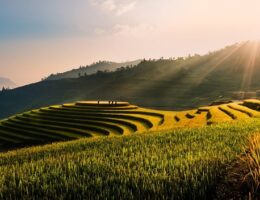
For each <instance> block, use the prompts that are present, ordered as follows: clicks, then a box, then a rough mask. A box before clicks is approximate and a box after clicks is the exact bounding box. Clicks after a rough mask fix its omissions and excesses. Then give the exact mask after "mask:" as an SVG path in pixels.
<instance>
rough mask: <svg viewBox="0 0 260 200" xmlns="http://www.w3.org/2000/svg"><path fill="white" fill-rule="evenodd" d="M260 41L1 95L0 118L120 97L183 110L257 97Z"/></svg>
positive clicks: (140, 104) (54, 82) (147, 62)
mask: <svg viewBox="0 0 260 200" xmlns="http://www.w3.org/2000/svg"><path fill="white" fill-rule="evenodd" d="M259 47H260V45H259V43H253V42H243V43H239V44H234V45H231V46H228V47H225V48H223V49H221V50H218V51H216V52H211V53H208V54H206V55H203V56H200V55H194V56H190V57H186V58H181V57H180V58H177V59H159V60H143V61H142V62H141V63H140V64H138V65H137V66H135V67H132V68H121V69H120V70H117V71H115V72H99V73H96V74H93V75H87V76H84V77H80V78H70V79H60V80H47V81H42V82H39V83H35V84H31V85H28V86H24V87H20V88H17V89H15V90H11V91H8V92H5V93H1V94H0V110H1V112H0V117H2V118H3V117H7V116H10V115H12V114H16V113H18V112H23V111H26V110H30V109H34V108H39V107H42V106H47V105H50V104H60V103H66V102H73V101H80V100H118V101H127V102H130V103H131V104H135V105H139V106H142V107H149V108H160V109H166V110H169V109H170V110H183V109H190V108H195V107H199V106H202V105H207V104H210V103H211V102H213V101H223V100H230V99H243V98H251V97H258V95H259V90H260V80H259V78H258V77H260V48H259Z"/></svg>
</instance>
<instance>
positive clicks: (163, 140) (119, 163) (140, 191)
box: [0, 119, 260, 199]
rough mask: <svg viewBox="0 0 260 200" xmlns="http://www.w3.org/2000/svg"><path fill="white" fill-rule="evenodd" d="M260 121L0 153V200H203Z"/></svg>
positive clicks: (211, 191) (209, 193) (80, 141)
mask: <svg viewBox="0 0 260 200" xmlns="http://www.w3.org/2000/svg"><path fill="white" fill-rule="evenodd" d="M259 127H260V120H257V119H255V120H253V119H250V120H248V121H238V122H236V123H231V124H222V125H214V126H210V127H204V128H198V129H181V130H172V131H164V132H153V133H152V132H151V133H150V134H137V135H132V136H122V137H111V138H93V139H80V140H78V141H72V142H67V143H65V142H64V143H57V144H53V145H46V146H43V147H33V148H28V149H22V150H17V151H11V152H7V153H3V154H0V198H1V199H19V198H24V199H26V198H27V199H32V198H34V199H42V198H44V199H75V198H78V199H107V198H108V199H119V198H121V199H136V198H138V199H141V198H143V199H208V198H209V197H210V196H211V195H212V194H214V189H215V186H216V184H217V182H218V180H219V178H220V176H221V175H222V173H224V172H225V170H226V166H227V165H228V164H229V163H232V162H233V161H234V160H235V159H237V156H238V154H240V153H241V152H243V145H245V143H246V139H245V138H248V137H249V136H250V135H251V134H253V133H255V132H257V131H259Z"/></svg>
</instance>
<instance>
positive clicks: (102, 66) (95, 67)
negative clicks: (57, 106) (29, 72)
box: [45, 60, 141, 80]
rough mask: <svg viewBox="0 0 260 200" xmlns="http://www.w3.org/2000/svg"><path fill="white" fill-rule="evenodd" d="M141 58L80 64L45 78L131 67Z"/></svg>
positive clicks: (76, 76) (74, 76) (50, 78)
mask: <svg viewBox="0 0 260 200" xmlns="http://www.w3.org/2000/svg"><path fill="white" fill-rule="evenodd" d="M140 62H141V60H135V61H130V62H123V63H116V62H108V61H100V62H97V63H94V64H92V65H89V66H85V67H84V66H81V67H79V68H78V69H73V70H70V71H67V72H63V73H57V74H52V75H50V76H49V77H47V78H46V79H45V80H59V79H64V78H78V77H79V76H85V75H91V74H95V73H97V72H98V71H110V72H112V71H115V70H116V69H118V68H120V67H127V66H128V67H133V66H136V65H138V64H139V63H140Z"/></svg>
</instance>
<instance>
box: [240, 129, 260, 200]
mask: <svg viewBox="0 0 260 200" xmlns="http://www.w3.org/2000/svg"><path fill="white" fill-rule="evenodd" d="M241 161H242V164H243V166H246V169H245V170H246V171H247V172H248V173H247V174H246V175H245V177H244V182H245V183H246V184H247V186H248V188H249V190H250V192H251V194H252V195H253V196H255V197H256V196H257V195H260V133H257V134H255V135H254V136H252V137H251V138H250V139H249V143H248V146H247V147H246V149H245V156H244V157H242V159H241Z"/></svg>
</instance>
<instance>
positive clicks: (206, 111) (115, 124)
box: [0, 99, 260, 150]
mask: <svg viewBox="0 0 260 200" xmlns="http://www.w3.org/2000/svg"><path fill="white" fill-rule="evenodd" d="M259 105H260V102H259V100H252V99H251V100H245V101H244V102H236V103H232V102H231V103H226V104H220V105H213V106H208V107H201V108H198V109H194V110H188V111H179V112H175V111H162V110H154V109H148V108H141V107H138V106H136V105H131V104H130V103H128V102H117V101H78V102H75V103H67V104H63V105H53V106H49V107H45V108H40V109H36V110H32V111H29V112H25V113H21V114H18V115H15V116H12V117H10V118H8V119H5V120H2V121H1V122H0V141H1V142H0V148H1V150H6V149H12V148H15V147H17V146H30V145H35V144H45V143H50V142H56V141H66V140H73V139H78V138H82V137H102V136H103V137H104V136H105V137H113V136H121V135H130V134H136V133H143V132H147V131H158V130H167V129H174V128H185V127H200V126H205V125H211V124H216V123H221V122H227V121H235V120H243V119H247V118H254V117H256V118H258V117H260V112H259Z"/></svg>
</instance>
